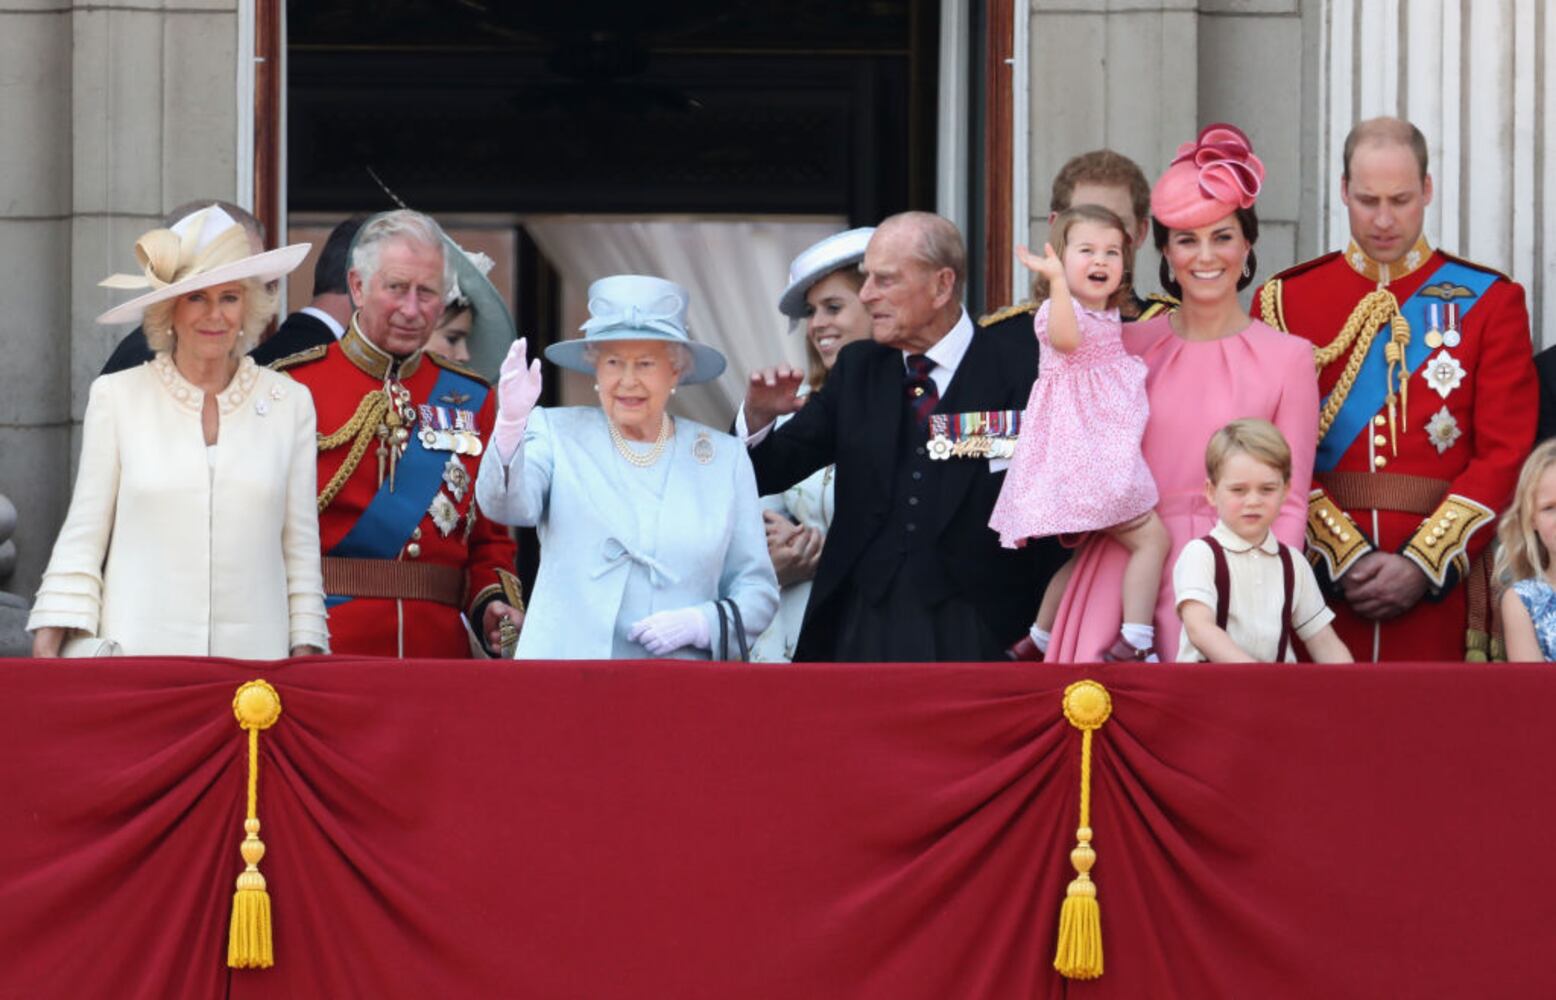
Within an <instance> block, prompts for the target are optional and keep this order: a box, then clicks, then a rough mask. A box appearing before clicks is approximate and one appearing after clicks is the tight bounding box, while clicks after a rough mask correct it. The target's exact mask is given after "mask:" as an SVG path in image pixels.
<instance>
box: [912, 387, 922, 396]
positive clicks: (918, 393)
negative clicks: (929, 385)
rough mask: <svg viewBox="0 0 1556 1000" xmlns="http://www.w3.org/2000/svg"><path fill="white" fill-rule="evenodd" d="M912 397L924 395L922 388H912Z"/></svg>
mask: <svg viewBox="0 0 1556 1000" xmlns="http://www.w3.org/2000/svg"><path fill="white" fill-rule="evenodd" d="M913 395H914V396H915V397H917V396H922V395H924V387H923V386H921V385H916V386H914V387H913Z"/></svg>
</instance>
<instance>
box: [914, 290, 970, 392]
mask: <svg viewBox="0 0 1556 1000" xmlns="http://www.w3.org/2000/svg"><path fill="white" fill-rule="evenodd" d="M972 338H973V322H972V317H970V316H968V315H967V310H966V309H963V310H962V315H961V317H960V318H959V319H957V321H956V325H955V326H953V327H951V329H950V331H949V332H947V333H946V335H945V336H944V337H941V338H940V340H939V341H938V342H937V343H936V344H935V346H933V347H931V348H930V349H929V350H927V351H925V352H924V355H925V357H927V358H929V360H931V361H933V362H934V363H935V368H934V371H932V372H930V373H929V378H930V380H931V381H933V382H934V383H935V389H936V390H937V391H938V392H939V393H940V395H942V396H944V395H945V392H946V386H947V385H949V384H950V382H951V376H953V375H955V374H956V368H957V366H958V365H960V364H961V363H962V357H963V356H964V355H966V354H967V348H968V347H969V346H970V345H971V344H972ZM911 354H912V352H911V351H903V352H902V370H903V371H907V370H908V358H909V357H910V356H911Z"/></svg>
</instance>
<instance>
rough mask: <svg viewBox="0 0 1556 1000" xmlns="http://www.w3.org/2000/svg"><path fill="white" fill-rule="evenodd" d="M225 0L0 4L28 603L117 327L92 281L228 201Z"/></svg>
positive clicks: (6, 476)
mask: <svg viewBox="0 0 1556 1000" xmlns="http://www.w3.org/2000/svg"><path fill="white" fill-rule="evenodd" d="M237 45H238V10H237V4H236V0H173V2H166V3H164V2H163V0H135V2H134V3H118V2H113V0H93V2H92V3H71V2H68V0H0V121H3V122H5V123H6V125H7V133H8V135H10V136H11V138H10V139H9V140H7V141H6V142H3V143H0V263H3V268H4V275H5V283H4V288H5V291H4V293H3V302H4V308H3V309H0V357H4V358H5V363H4V364H3V365H0V493H4V494H6V495H7V496H9V497H10V499H11V500H12V501H13V502H14V503H15V505H16V508H17V511H18V531H17V537H16V543H17V553H16V569H15V573H14V575H13V576H12V578H11V580H10V582H9V583H8V584H6V585H5V586H6V589H8V590H10V591H13V592H15V593H19V594H22V595H24V596H27V597H29V598H30V596H31V595H32V593H33V591H34V590H35V589H36V587H37V584H38V580H39V577H40V576H41V575H42V572H43V567H44V565H45V564H46V563H47V561H48V557H49V549H50V547H51V546H52V544H53V540H54V535H55V533H56V532H57V531H58V529H59V524H60V521H61V520H62V519H63V518H64V513H65V509H66V506H67V505H68V503H69V499H70V484H71V474H72V466H73V464H74V459H75V455H76V452H77V440H76V439H77V437H78V436H79V435H78V434H77V433H75V432H76V431H77V430H78V429H79V427H80V420H81V414H82V411H83V409H84V408H85V406H86V392H87V387H88V385H89V384H90V383H91V380H92V378H93V377H94V376H95V375H96V374H97V372H98V371H99V370H100V369H101V367H102V364H103V362H104V361H105V360H106V359H107V357H108V354H109V352H110V351H111V350H112V348H113V345H114V344H115V343H116V342H117V341H118V339H119V338H120V337H121V336H122V335H123V334H124V333H125V332H127V331H126V329H125V328H107V327H99V326H97V325H96V324H95V323H93V321H92V320H93V317H95V316H96V315H97V314H98V313H100V312H102V310H103V309H105V308H106V307H107V306H108V305H110V304H111V302H112V301H114V299H115V297H116V295H117V296H122V295H123V293H116V295H115V294H110V293H108V292H107V291H106V290H104V289H101V288H98V287H97V282H98V281H99V280H101V279H102V278H103V277H104V276H106V275H108V274H110V273H112V272H114V271H127V270H130V269H131V268H132V267H133V264H134V259H133V257H132V256H131V245H132V242H133V241H134V239H135V237H136V236H137V235H139V234H140V233H141V232H142V231H144V230H145V229H147V228H149V226H150V225H151V224H154V223H156V222H158V221H159V220H160V219H161V217H162V215H163V214H164V213H165V212H166V211H168V210H169V209H171V208H173V207H174V206H176V205H178V204H179V203H180V202H184V201H188V200H190V199H192V198H197V197H205V196H211V197H215V198H225V199H229V200H231V199H234V198H235V195H236V191H237V165H236V150H237V148H238V143H237V136H238V121H237V118H236V114H235V109H236V107H237V68H236V55H237Z"/></svg>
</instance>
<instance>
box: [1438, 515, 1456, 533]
mask: <svg viewBox="0 0 1556 1000" xmlns="http://www.w3.org/2000/svg"><path fill="white" fill-rule="evenodd" d="M1450 527H1452V522H1451V521H1449V520H1448V519H1447V518H1446V517H1445V518H1443V519H1442V520H1441V521H1438V522H1437V528H1438V530H1440V531H1447V530H1448V529H1449V528H1450Z"/></svg>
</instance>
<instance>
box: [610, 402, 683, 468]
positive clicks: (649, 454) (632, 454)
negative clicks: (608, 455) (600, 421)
mask: <svg viewBox="0 0 1556 1000" xmlns="http://www.w3.org/2000/svg"><path fill="white" fill-rule="evenodd" d="M605 426H606V427H609V428H610V432H611V444H613V445H615V446H616V453H617V454H619V455H620V456H621V457H622V458H624V459H626V460H627V461H628V462H629V463H631V464H632V465H635V466H637V467H638V468H640V469H646V468H648V467H649V466H650V465H653V464H654V463H655V462H657V461H659V456H660V455H663V454H664V453H665V445H667V444H669V443H670V416H669V414H661V415H660V417H659V437H658V438H656V439H655V440H654V446H653V447H652V448H650V449H648V450H647V451H636V450H634V449H633V447H632V446H631V445H630V444H628V443H627V439H626V438H624V437H622V436H621V431H620V430H619V429H618V428H617V427H616V421H614V420H612V419H611V418H610V417H606V418H605Z"/></svg>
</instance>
